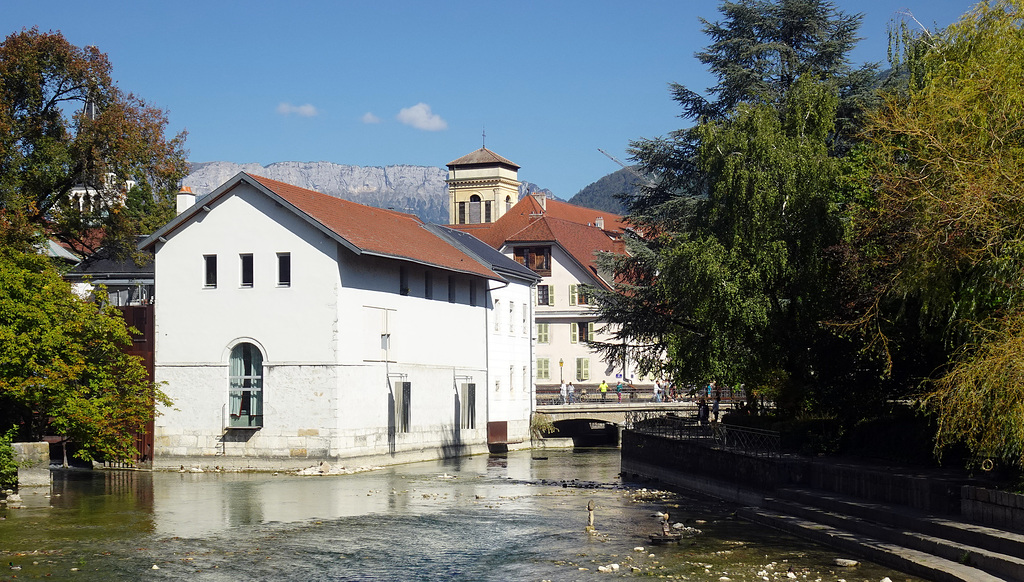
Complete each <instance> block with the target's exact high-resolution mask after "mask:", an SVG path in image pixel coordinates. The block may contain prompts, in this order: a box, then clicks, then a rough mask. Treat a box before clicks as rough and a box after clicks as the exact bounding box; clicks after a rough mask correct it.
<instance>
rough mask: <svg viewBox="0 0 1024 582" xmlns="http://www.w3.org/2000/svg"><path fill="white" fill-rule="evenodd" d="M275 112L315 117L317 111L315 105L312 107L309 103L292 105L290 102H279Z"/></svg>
mask: <svg viewBox="0 0 1024 582" xmlns="http://www.w3.org/2000/svg"><path fill="white" fill-rule="evenodd" d="M277 112H278V113H280V114H281V115H291V114H292V113H294V114H295V115H301V116H302V117H315V116H316V114H317V113H319V112H318V111H317V110H316V107H313V106H312V105H310V104H309V103H307V104H305V105H292V104H291V103H283V102H282V103H281V104H280V105H278V106H277Z"/></svg>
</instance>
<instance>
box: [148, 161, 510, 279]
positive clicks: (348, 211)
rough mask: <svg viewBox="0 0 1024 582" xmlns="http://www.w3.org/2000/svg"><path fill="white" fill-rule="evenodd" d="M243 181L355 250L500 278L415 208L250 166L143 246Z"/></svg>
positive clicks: (166, 232)
mask: <svg viewBox="0 0 1024 582" xmlns="http://www.w3.org/2000/svg"><path fill="white" fill-rule="evenodd" d="M243 182H245V183H248V184H250V185H252V186H254V187H256V188H257V189H259V190H262V191H263V192H264V193H266V194H269V195H270V196H271V197H274V198H277V199H278V201H279V202H281V203H282V204H283V205H285V206H286V207H289V206H290V207H291V209H292V210H293V211H294V212H296V213H297V214H299V215H300V216H305V217H306V218H307V220H309V221H310V222H312V223H313V224H314V225H318V226H319V227H320V228H322V229H323V230H325V231H327V232H328V233H331V234H333V235H334V236H336V237H337V238H338V239H340V241H341V242H342V243H343V244H345V245H346V246H347V247H349V248H350V249H352V250H353V251H354V252H356V253H360V254H363V253H365V254H370V255H378V256H384V257H390V258H396V259H405V260H410V261H414V262H417V263H422V264H425V265H432V266H435V267H439V268H443V269H447V270H451V271H458V272H463V273H471V274H474V275H479V276H481V277H486V278H489V279H496V280H501V277H500V276H499V275H497V274H496V273H495V272H494V271H492V270H491V269H489V268H487V267H485V266H484V265H483V264H481V263H480V262H479V261H477V260H476V259H474V258H473V257H471V256H470V255H468V254H466V253H465V252H463V251H462V250H461V249H459V248H458V247H456V246H454V245H453V244H451V243H450V242H448V241H447V240H445V239H443V238H441V237H439V236H437V235H436V234H434V233H433V232H431V231H430V230H429V229H427V228H426V226H425V225H424V224H423V222H422V221H421V220H420V219H419V218H417V217H415V216H413V215H411V214H405V213H403V212H396V211H394V210H384V209H381V208H373V207H371V206H365V205H363V204H358V203H355V202H350V201H348V200H342V199H341V198H335V197H334V196H329V195H327V194H321V193H320V192H316V191H314V190H307V189H306V188H300V187H298V186H293V185H292V184H286V183H284V182H279V181H277V180H271V179H270V178H264V177H262V176H255V175H252V174H247V173H245V172H240V173H239V174H237V175H236V176H235V177H234V178H232V179H231V180H228V181H227V182H225V183H224V184H223V185H222V186H220V187H219V188H217V189H216V190H214V191H213V193H212V194H211V195H210V197H209V198H208V199H203V200H202V202H201V203H200V204H197V205H195V206H193V208H192V209H190V210H189V211H186V212H185V213H183V214H181V215H179V216H178V217H177V218H176V219H175V220H172V221H171V222H170V223H169V224H168V225H167V226H165V227H164V228H162V229H160V230H159V231H157V232H156V233H154V234H153V235H152V236H151V237H150V238H149V239H147V240H146V241H145V242H144V243H143V246H144V247H145V246H149V245H151V244H153V242H155V241H156V240H158V239H159V238H160V237H162V236H166V235H167V234H168V233H169V232H172V231H173V230H175V229H177V228H178V227H180V226H181V225H182V224H183V223H184V222H186V221H187V219H188V217H189V216H191V215H194V214H195V213H196V212H198V211H200V209H201V207H202V206H204V205H208V204H210V201H211V200H216V199H217V198H219V197H221V196H224V195H227V194H228V193H229V192H230V191H231V190H233V189H234V188H235V187H236V186H238V185H239V184H241V183H243Z"/></svg>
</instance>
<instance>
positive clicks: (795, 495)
mask: <svg viewBox="0 0 1024 582" xmlns="http://www.w3.org/2000/svg"><path fill="white" fill-rule="evenodd" d="M775 497H778V498H781V499H787V500H790V501H795V502H797V503H803V504H805V505H812V506H815V507H820V508H822V509H826V510H828V511H832V512H834V513H841V514H844V515H851V516H854V517H859V518H862V519H866V520H869V521H874V522H877V523H881V524H884V525H888V526H891V527H896V528H904V529H909V530H912V531H916V532H919V533H922V534H926V535H929V536H933V537H937V538H944V539H947V540H950V541H954V542H958V543H961V544H965V545H969V546H976V547H979V548H985V549H986V550H990V551H992V552H996V553H1000V554H1006V555H1008V556H1024V535H1022V534H1019V533H1017V532H1011V531H1006V530H1003V529H998V528H994V527H989V526H984V525H979V524H973V523H964V522H962V521H957V520H956V519H951V518H949V517H943V516H937V515H931V514H928V513H924V512H921V511H917V510H914V509H911V508H907V507H899V506H893V505H887V504H884V503H875V502H871V501H864V500H862V499H856V498H853V497H847V496H844V495H839V494H835V493H829V492H824V491H816V490H811V489H799V488H787V489H778V490H776V491H775Z"/></svg>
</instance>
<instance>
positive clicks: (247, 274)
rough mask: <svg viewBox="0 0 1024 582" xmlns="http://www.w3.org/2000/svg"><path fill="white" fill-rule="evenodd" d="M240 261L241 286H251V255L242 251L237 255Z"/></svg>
mask: <svg viewBox="0 0 1024 582" xmlns="http://www.w3.org/2000/svg"><path fill="white" fill-rule="evenodd" d="M238 258H239V259H240V262H241V271H242V273H241V282H242V287H252V255H251V254H248V253H243V254H241V255H238Z"/></svg>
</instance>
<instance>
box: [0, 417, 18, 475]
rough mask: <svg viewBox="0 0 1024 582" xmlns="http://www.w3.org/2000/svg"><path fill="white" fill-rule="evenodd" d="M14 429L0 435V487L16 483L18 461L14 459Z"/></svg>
mask: <svg viewBox="0 0 1024 582" xmlns="http://www.w3.org/2000/svg"><path fill="white" fill-rule="evenodd" d="M13 440H14V429H11V430H10V431H8V432H7V434H4V435H0V489H10V488H13V487H15V486H17V484H18V463H16V462H15V461H14V447H12V446H11V442H12V441H13Z"/></svg>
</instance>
